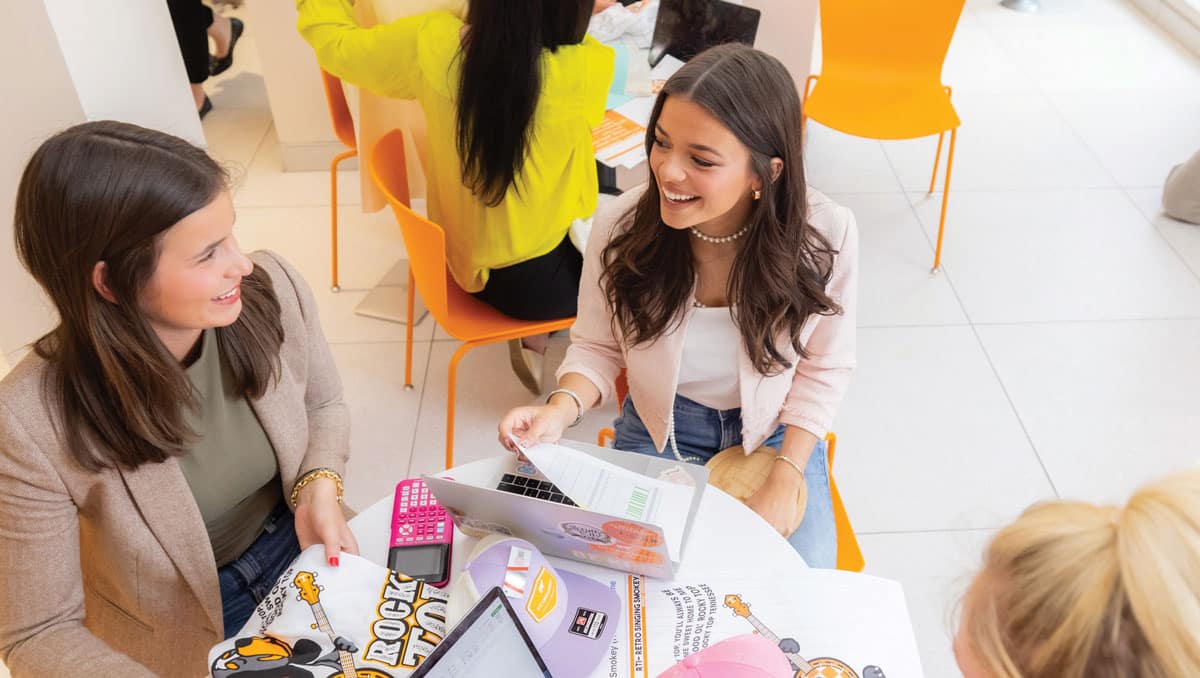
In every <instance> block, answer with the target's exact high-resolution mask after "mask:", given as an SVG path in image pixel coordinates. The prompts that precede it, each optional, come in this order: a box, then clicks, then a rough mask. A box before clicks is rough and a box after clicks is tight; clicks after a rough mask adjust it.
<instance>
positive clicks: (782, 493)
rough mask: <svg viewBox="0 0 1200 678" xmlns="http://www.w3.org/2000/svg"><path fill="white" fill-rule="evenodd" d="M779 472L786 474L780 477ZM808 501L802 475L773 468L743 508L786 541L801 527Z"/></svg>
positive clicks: (789, 470) (792, 470) (791, 470)
mask: <svg viewBox="0 0 1200 678" xmlns="http://www.w3.org/2000/svg"><path fill="white" fill-rule="evenodd" d="M776 466H777V467H781V466H783V464H776ZM780 471H787V474H781V473H779V472H780ZM807 498H808V486H807V485H806V484H805V483H804V476H803V475H800V474H799V473H796V471H795V470H794V469H785V468H776V469H774V470H773V471H772V472H771V475H769V476H767V480H766V482H764V483H763V484H762V486H760V487H759V488H758V491H757V492H755V493H754V494H752V495H750V497H749V498H748V499H746V506H749V507H750V509H751V510H752V511H754V512H755V513H757V514H758V515H760V516H762V518H763V520H765V521H767V523H768V524H770V525H771V527H772V528H774V529H775V531H776V532H778V533H779V534H781V535H783V536H784V537H785V538H786V537H790V536H791V535H792V533H793V532H795V531H796V528H798V527H800V522H801V521H802V520H803V519H804V505H805V501H806V500H807Z"/></svg>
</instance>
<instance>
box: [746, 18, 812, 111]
mask: <svg viewBox="0 0 1200 678" xmlns="http://www.w3.org/2000/svg"><path fill="white" fill-rule="evenodd" d="M741 4H743V5H745V6H747V7H753V8H755V9H757V10H760V11H761V12H762V17H760V19H759V23H758V35H757V37H756V38H755V40H754V46H755V47H756V48H757V49H761V50H762V51H764V52H766V53H767V54H770V55H771V56H773V57H775V58H776V59H779V60H780V61H782V62H783V65H784V66H787V68H788V70H789V71H790V72H791V74H792V79H793V80H795V81H796V89H797V90H798V91H800V92H801V93H803V91H804V89H803V88H804V80H805V78H807V77H808V76H809V74H810V73H811V72H812V61H813V44H814V41H815V39H816V32H817V30H816V29H817V0H742V1H741Z"/></svg>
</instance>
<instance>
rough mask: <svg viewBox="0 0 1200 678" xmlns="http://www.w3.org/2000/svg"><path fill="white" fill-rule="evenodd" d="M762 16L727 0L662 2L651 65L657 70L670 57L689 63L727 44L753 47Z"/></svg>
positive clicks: (756, 11)
mask: <svg viewBox="0 0 1200 678" xmlns="http://www.w3.org/2000/svg"><path fill="white" fill-rule="evenodd" d="M761 15H762V13H761V12H759V11H758V10H757V9H752V8H750V7H743V6H742V5H735V4H734V3H732V2H724V0H661V3H660V5H659V8H658V20H657V21H656V22H655V24H654V39H653V40H652V41H651V42H650V65H651V66H657V65H658V62H659V61H662V58H663V57H664V56H665V55H667V54H670V55H671V56H673V57H675V58H676V59H679V60H680V61H687V60H689V59H691V58H692V57H694V56H696V55H697V54H699V53H700V52H703V51H704V50H706V49H708V48H709V47H715V46H717V45H723V44H725V43H727V42H741V43H745V44H747V45H753V44H754V37H755V36H756V35H757V34H758V20H759V17H760V16H761Z"/></svg>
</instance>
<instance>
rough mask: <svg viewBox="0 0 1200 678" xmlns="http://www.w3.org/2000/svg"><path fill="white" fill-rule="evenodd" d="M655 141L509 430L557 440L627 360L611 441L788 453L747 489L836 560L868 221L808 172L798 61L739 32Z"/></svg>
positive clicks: (608, 220) (591, 254)
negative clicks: (565, 341) (830, 454)
mask: <svg viewBox="0 0 1200 678" xmlns="http://www.w3.org/2000/svg"><path fill="white" fill-rule="evenodd" d="M646 150H647V154H648V155H649V165H650V171H651V174H650V181H649V183H647V184H646V185H645V186H644V187H642V188H639V189H636V190H633V191H630V192H628V193H626V194H625V195H622V196H621V197H620V198H618V199H617V200H615V201H613V202H611V203H609V204H608V205H605V206H603V207H601V209H600V210H599V211H597V213H596V218H595V224H594V226H593V229H592V233H591V236H590V238H589V242H588V247H587V254H586V257H585V261H584V268H583V277H582V281H581V283H580V291H579V316H578V320H577V321H576V323H575V326H574V328H573V329H572V330H571V347H570V348H569V349H568V351H567V356H566V359H565V360H564V361H563V364H562V366H561V367H560V368H559V371H558V378H559V382H558V385H559V388H558V389H557V390H555V391H554V392H552V393H551V395H550V398H549V399H548V400H547V403H546V404H545V405H543V406H541V407H521V408H517V409H515V410H512V411H511V412H509V413H508V414H507V415H506V416H505V417H504V419H503V420H502V421H501V423H500V434H501V435H500V439H501V442H502V443H504V444H505V445H506V446H508V447H509V448H510V449H512V448H513V444H512V443H511V442H510V441H509V438H508V436H509V435H510V434H512V435H514V436H516V437H517V438H518V439H520V440H521V441H522V442H523V443H529V444H532V443H536V442H550V441H556V440H558V439H559V438H560V437H561V436H562V433H563V431H564V430H565V429H566V428H567V427H569V426H570V425H573V423H577V422H578V421H579V417H580V416H581V415H582V414H583V412H584V411H586V410H587V409H589V408H592V407H595V406H597V405H599V404H600V403H602V402H604V401H605V400H606V399H608V398H610V397H611V396H612V394H613V391H614V382H615V380H616V377H617V375H618V374H619V373H620V371H621V369H622V368H624V369H625V370H626V374H627V377H628V382H629V397H628V398H627V399H626V401H625V403H624V406H623V408H622V412H621V417H620V418H619V419H617V421H616V440H615V442H614V446H615V447H616V448H618V449H622V450H629V451H634V452H642V453H646V454H673V455H675V456H676V457H677V458H679V459H681V460H684V461H692V462H698V463H704V462H705V461H707V460H708V459H710V458H712V456H713V455H715V454H716V453H717V452H719V451H721V450H722V449H725V448H728V447H732V446H734V445H741V446H742V447H743V448H744V449H746V450H748V451H750V450H754V449H756V448H758V447H759V446H762V445H768V446H771V447H774V448H776V449H778V450H779V451H780V455H779V459H778V462H779V463H776V464H774V468H773V470H772V471H771V473H770V476H769V477H768V479H767V480H766V482H765V483H764V484H763V485H762V487H761V488H760V489H759V490H758V491H757V492H756V493H755V494H754V495H753V496H751V497H750V498H749V499H748V500H747V502H746V503H747V505H748V506H750V508H752V509H753V510H754V511H755V512H757V513H758V514H759V515H760V516H762V518H763V519H765V520H766V521H768V522H769V523H770V524H771V525H772V526H773V527H774V528H775V529H776V530H778V531H779V532H780V534H782V535H783V536H785V537H788V539H789V541H790V542H791V543H792V545H793V546H795V547H796V549H797V551H798V552H800V554H801V555H802V556H804V558H805V560H806V561H807V562H808V563H809V564H810V565H812V566H815V567H833V566H834V564H835V561H836V531H835V528H834V524H833V511H832V505H831V499H830V492H829V478H828V471H827V469H826V457H825V454H824V450H823V447H822V445H821V443H820V441H821V439H822V438H823V437H824V435H825V433H826V432H827V431H828V430H829V428H830V426H831V425H832V422H833V418H834V415H835V413H836V411H837V407H838V404H839V402H840V401H841V398H842V394H843V392H844V391H845V388H846V385H847V383H848V381H849V377H850V372H851V370H852V369H853V368H854V355H855V318H854V303H855V293H856V277H857V276H856V273H857V271H856V269H857V234H856V230H855V226H854V218H853V216H852V215H851V214H850V212H849V210H847V209H845V208H843V207H840V206H838V205H836V204H834V203H833V202H832V201H830V200H829V199H828V198H826V197H825V196H823V195H820V194H819V193H817V192H816V191H813V190H811V189H809V188H807V186H806V184H805V180H804V169H803V163H802V155H801V144H800V100H799V96H798V95H797V93H796V88H795V85H794V84H793V82H792V78H791V75H790V74H789V73H788V72H787V69H786V68H785V67H784V66H783V64H781V63H779V61H777V60H776V59H774V58H773V57H770V56H768V55H766V54H764V53H762V52H759V51H757V50H754V49H752V48H749V47H745V46H741V45H724V46H721V47H716V48H713V49H710V50H708V51H706V52H704V53H703V54H700V55H698V56H697V57H695V58H694V59H693V60H692V61H690V62H689V63H688V64H686V65H685V66H684V67H683V68H681V69H680V70H679V72H678V73H676V74H675V75H674V76H673V77H672V78H671V79H670V80H669V81H668V82H667V84H666V86H665V87H664V89H663V91H662V92H661V93H660V94H659V97H658V100H657V102H656V103H655V107H654V110H653V113H652V115H651V117H650V124H649V127H648V132H647V135H646ZM814 450H816V451H817V453H816V454H814ZM805 486H807V500H806V504H805V511H804V514H803V519H802V521H801V522H800V523H799V524H796V523H795V521H796V518H795V515H796V502H797V493H798V492H800V491H802V489H804V488H805Z"/></svg>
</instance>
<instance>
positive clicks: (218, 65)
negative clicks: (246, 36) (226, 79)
mask: <svg viewBox="0 0 1200 678" xmlns="http://www.w3.org/2000/svg"><path fill="white" fill-rule="evenodd" d="M229 23H230V26H231V28H230V38H229V52H228V53H226V54H225V56H223V57H215V56H212V55H211V54H210V55H209V56H208V74H209V75H220V74H222V73H224V72H225V71H227V70H229V67H230V66H232V65H233V48H234V47H236V46H237V41H238V38H240V37H242V31H244V30H246V25H245V24H244V23H242V20H241V19H239V18H237V17H233V18H231V19H230V20H229Z"/></svg>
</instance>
